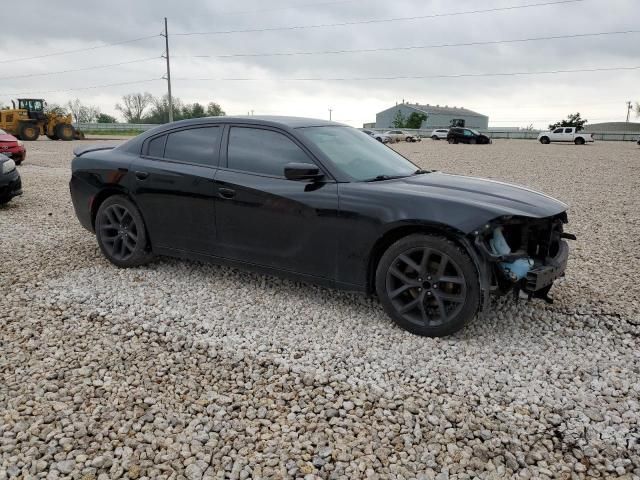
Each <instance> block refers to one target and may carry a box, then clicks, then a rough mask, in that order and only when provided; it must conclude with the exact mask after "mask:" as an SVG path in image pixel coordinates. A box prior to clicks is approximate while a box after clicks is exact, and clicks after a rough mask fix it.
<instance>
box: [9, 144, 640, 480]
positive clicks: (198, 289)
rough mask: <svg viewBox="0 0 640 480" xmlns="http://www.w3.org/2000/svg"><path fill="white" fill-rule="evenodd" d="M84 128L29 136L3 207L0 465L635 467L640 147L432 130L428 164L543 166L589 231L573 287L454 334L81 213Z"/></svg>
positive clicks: (635, 473) (501, 309)
mask: <svg viewBox="0 0 640 480" xmlns="http://www.w3.org/2000/svg"><path fill="white" fill-rule="evenodd" d="M76 145H77V143H73V144H70V143H63V142H50V141H41V142H37V143H36V144H33V145H29V153H28V158H27V161H26V163H25V164H24V165H23V166H22V167H21V168H20V171H21V174H22V176H23V183H24V189H25V195H24V196H23V197H21V198H18V199H16V200H15V201H13V202H12V203H10V204H9V205H8V206H5V207H0V245H1V246H2V247H3V248H2V253H3V259H2V263H1V264H0V265H1V267H0V286H1V287H2V289H1V290H0V480H3V479H5V478H14V477H15V478H63V477H68V478H83V479H84V478H86V479H90V478H97V479H100V480H103V479H107V478H109V479H110V478H149V479H155V478H187V479H200V478H289V477H291V478H293V477H306V478H345V479H346V478H349V479H350V478H398V479H414V478H417V479H424V478H437V479H438V480H442V479H447V478H450V479H454V478H456V479H471V478H492V479H493V478H510V477H515V478H523V479H525V478H532V479H533V478H566V479H569V478H594V477H599V478H617V477H619V478H629V479H631V478H640V425H639V415H640V402H639V398H640V348H639V340H638V338H639V335H638V334H639V332H640V284H639V283H638V281H637V278H638V276H639V274H640V267H639V265H640V262H639V260H640V253H639V249H638V247H639V244H638V238H640V212H639V210H638V204H639V203H640V198H639V197H640V193H639V192H640V188H639V187H640V185H639V183H640V181H639V180H638V178H640V177H638V175H637V168H638V159H639V157H640V149H638V148H637V147H636V146H635V145H633V144H631V143H605V142H599V143H596V144H595V145H590V146H584V147H576V146H573V145H570V146H565V145H548V146H542V145H539V144H537V143H535V142H529V141H497V142H496V143H494V144H493V145H490V146H464V145H448V144H446V143H445V142H432V141H424V142H422V143H420V144H402V145H399V146H397V147H396V148H398V149H399V150H401V151H402V152H403V153H405V154H407V155H408V156H409V157H411V158H412V159H414V160H415V161H416V162H417V163H419V164H420V165H421V166H422V167H424V168H438V169H441V170H444V171H449V172H455V173H463V174H473V175H479V176H485V177H492V178H497V179H501V180H506V181H511V182H516V183H521V184H526V185H529V186H532V187H535V188H538V189H541V190H544V191H545V192H547V193H549V194H551V195H554V196H556V197H558V198H560V199H562V200H564V201H565V202H567V203H569V204H570V212H569V215H570V217H569V218H570V226H569V228H568V231H571V232H572V233H575V234H576V235H578V238H579V240H578V242H574V243H573V245H572V246H573V251H572V257H571V261H570V267H569V270H568V272H567V277H566V279H565V280H564V281H563V282H562V283H561V284H560V285H559V286H558V287H556V288H555V289H554V291H553V292H552V293H553V295H554V297H555V299H556V302H555V303H554V304H553V305H546V304H543V303H541V302H534V303H529V304H528V303H526V302H525V303H520V304H518V305H516V304H514V303H513V301H512V300H511V299H504V300H501V301H499V302H497V303H496V305H495V308H494V311H493V312H492V313H491V314H490V315H489V316H488V317H487V318H485V319H477V320H476V321H474V322H473V323H472V324H471V325H470V326H469V327H468V328H466V329H465V330H464V331H463V332H461V333H459V334H457V335H455V336H453V337H450V338H446V339H428V338H420V337H416V336H413V335H411V334H409V333H406V332H404V331H402V330H400V329H398V328H396V327H395V326H394V325H393V324H392V323H391V322H390V321H389V320H388V318H387V317H386V315H385V314H384V313H383V312H382V309H381V308H380V306H379V304H378V302H377V301H375V300H371V299H366V298H364V297H361V296H358V295H353V294H348V293H343V292H337V291H332V290H327V289H323V288H319V287H315V286H310V285H306V284H300V283H294V282H290V281H286V280H281V279H277V278H272V277H265V276H261V275H257V274H253V273H247V272H243V271H239V270H233V269H229V268H223V267H218V266H214V265H205V264H201V263H198V262H186V261H178V260H173V259H159V260H157V261H155V262H154V263H152V264H151V265H149V266H147V267H144V268H140V269H135V270H118V269H116V268H115V267H112V266H111V265H110V264H108V263H107V262H106V260H104V259H103V258H102V256H101V255H100V253H99V250H98V248H97V245H96V242H95V239H94V238H93V237H92V236H91V235H90V234H89V233H88V232H86V231H84V230H83V229H82V228H81V227H80V226H79V225H78V223H77V220H76V219H75V216H74V214H73V208H72V206H71V202H70V199H69V195H68V179H69V160H70V154H71V149H72V148H73V146H76Z"/></svg>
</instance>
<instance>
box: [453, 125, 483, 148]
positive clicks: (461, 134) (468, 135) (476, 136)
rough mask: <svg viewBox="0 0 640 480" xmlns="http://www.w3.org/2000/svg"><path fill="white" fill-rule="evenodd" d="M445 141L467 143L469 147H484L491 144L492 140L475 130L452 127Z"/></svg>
mask: <svg viewBox="0 0 640 480" xmlns="http://www.w3.org/2000/svg"><path fill="white" fill-rule="evenodd" d="M447 141H448V142H449V143H468V144H471V145H475V144H481V145H486V144H488V143H493V142H492V140H491V139H490V138H489V137H487V136H486V135H483V134H482V133H480V132H479V131H477V130H473V129H471V128H460V127H453V128H450V129H449V132H448V133H447Z"/></svg>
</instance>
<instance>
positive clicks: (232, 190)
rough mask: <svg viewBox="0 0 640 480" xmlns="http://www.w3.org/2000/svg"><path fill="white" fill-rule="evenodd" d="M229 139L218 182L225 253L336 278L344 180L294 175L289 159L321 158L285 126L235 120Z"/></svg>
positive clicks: (221, 247) (221, 250)
mask: <svg viewBox="0 0 640 480" xmlns="http://www.w3.org/2000/svg"><path fill="white" fill-rule="evenodd" d="M225 144H226V145H227V146H226V148H223V149H222V150H223V161H222V163H221V168H220V170H219V171H218V173H217V174H216V182H215V184H216V191H217V194H218V196H219V201H218V205H217V207H216V224H217V227H218V230H217V233H218V237H217V238H218V248H219V255H220V256H223V257H226V258H230V259H233V260H237V261H242V262H248V263H251V264H254V265H260V266H266V267H270V268H276V269H279V270H285V271H290V272H295V273H298V274H304V275H310V276H314V277H321V278H325V279H331V280H332V279H334V278H335V274H336V258H335V252H336V243H337V237H336V235H335V234H334V233H333V232H334V231H335V221H336V218H337V214H338V191H337V184H336V182H335V181H334V180H332V179H331V178H330V177H329V176H328V175H327V176H325V177H324V179H322V180H319V181H295V180H287V179H286V178H285V177H284V165H286V164H287V163H314V164H316V165H317V162H316V161H315V159H314V158H312V157H311V155H310V154H309V153H308V152H307V151H306V150H305V149H304V148H303V147H302V145H301V144H300V143H298V142H297V141H296V140H295V139H294V138H293V137H291V136H290V135H289V134H288V133H286V132H283V131H280V130H278V129H274V128H268V127H258V126H247V125H231V126H230V127H229V129H228V132H227V134H226V140H225ZM318 167H320V168H321V169H322V167H321V166H320V165H318Z"/></svg>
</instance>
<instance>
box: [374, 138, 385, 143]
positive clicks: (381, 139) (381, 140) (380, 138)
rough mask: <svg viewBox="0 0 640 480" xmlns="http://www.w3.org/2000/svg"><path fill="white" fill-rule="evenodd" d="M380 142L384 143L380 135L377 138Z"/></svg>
mask: <svg viewBox="0 0 640 480" xmlns="http://www.w3.org/2000/svg"><path fill="white" fill-rule="evenodd" d="M376 140H378V141H379V142H380V143H384V142H383V141H382V139H381V138H380V137H378V138H376Z"/></svg>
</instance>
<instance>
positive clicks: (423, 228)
mask: <svg viewBox="0 0 640 480" xmlns="http://www.w3.org/2000/svg"><path fill="white" fill-rule="evenodd" d="M416 233H422V234H425V235H440V236H443V237H445V238H447V239H449V240H451V241H453V242H455V243H456V244H457V245H458V246H460V247H461V248H463V249H464V250H465V251H466V252H467V254H469V255H473V252H470V251H469V243H468V242H465V241H464V238H465V235H464V233H463V232H461V231H460V230H457V229H455V228H453V227H450V226H448V225H444V224H440V223H409V224H403V225H397V226H394V227H392V228H390V229H389V230H387V231H386V232H385V233H384V234H383V235H382V236H381V237H380V238H378V239H377V240H376V242H375V243H374V245H373V247H372V248H371V250H370V252H369V257H368V261H367V284H366V293H367V294H368V295H370V294H372V293H374V292H375V282H376V269H377V268H378V263H380V259H381V258H382V255H384V252H386V251H387V249H388V248H389V247H390V246H391V245H393V244H394V243H395V242H397V241H398V240H400V239H401V238H404V237H406V236H409V235H413V234H416Z"/></svg>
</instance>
